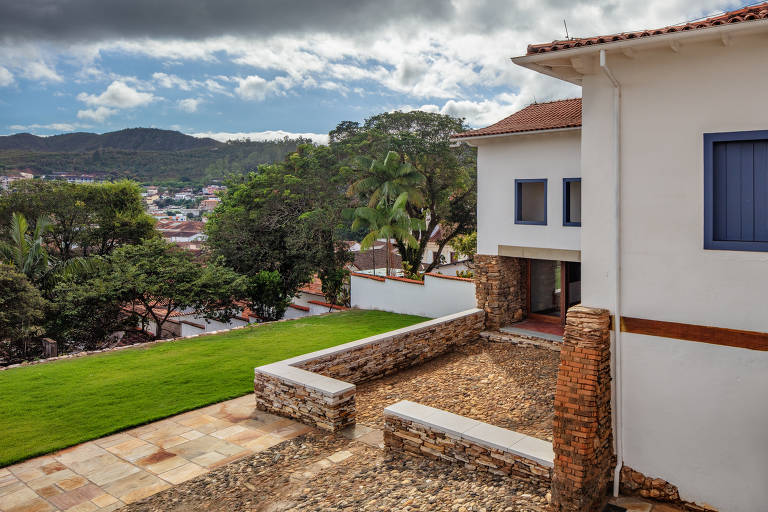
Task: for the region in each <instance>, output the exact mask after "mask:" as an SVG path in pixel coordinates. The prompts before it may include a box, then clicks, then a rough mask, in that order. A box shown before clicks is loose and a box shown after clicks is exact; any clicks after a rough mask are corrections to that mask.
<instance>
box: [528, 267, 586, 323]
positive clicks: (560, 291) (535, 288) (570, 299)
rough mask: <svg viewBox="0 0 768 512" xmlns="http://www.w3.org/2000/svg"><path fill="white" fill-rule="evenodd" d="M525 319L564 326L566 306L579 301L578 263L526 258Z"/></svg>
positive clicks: (579, 270) (579, 276) (579, 279)
mask: <svg viewBox="0 0 768 512" xmlns="http://www.w3.org/2000/svg"><path fill="white" fill-rule="evenodd" d="M526 296H527V302H528V318H530V319H532V320H539V321H543V322H551V323H558V324H560V325H565V314H566V312H567V311H568V308H569V307H571V306H573V305H575V304H578V303H579V302H581V264H580V263H578V262H573V261H557V260H534V259H529V260H528V280H527V294H526Z"/></svg>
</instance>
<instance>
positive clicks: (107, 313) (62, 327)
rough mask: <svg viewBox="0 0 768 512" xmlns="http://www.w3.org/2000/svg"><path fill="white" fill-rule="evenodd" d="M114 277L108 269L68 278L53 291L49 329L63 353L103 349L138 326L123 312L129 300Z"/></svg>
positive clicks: (48, 321)
mask: <svg viewBox="0 0 768 512" xmlns="http://www.w3.org/2000/svg"><path fill="white" fill-rule="evenodd" d="M111 273H112V268H111V266H105V267H104V268H103V269H100V270H99V271H97V272H95V273H93V274H90V275H88V276H86V277H84V278H83V277H81V278H77V279H76V278H71V277H68V278H65V279H63V280H61V281H60V282H59V283H58V284H57V285H56V286H55V288H54V289H53V290H52V293H51V303H52V306H51V308H50V309H51V314H50V315H48V320H47V323H46V328H47V331H48V333H49V334H50V336H51V337H52V338H54V339H56V340H57V341H58V342H59V343H60V344H61V346H62V347H63V350H64V351H69V350H71V349H79V350H95V349H98V348H101V347H102V346H104V345H105V344H107V343H109V342H110V341H111V340H110V336H111V335H112V334H114V333H115V332H117V331H122V330H125V329H127V328H129V327H134V326H135V322H132V321H131V319H130V318H128V317H127V316H126V315H125V312H124V311H123V305H124V302H125V300H126V299H127V298H128V297H126V296H125V295H124V290H122V289H121V288H120V287H115V286H113V285H114V280H112V279H110V275H111Z"/></svg>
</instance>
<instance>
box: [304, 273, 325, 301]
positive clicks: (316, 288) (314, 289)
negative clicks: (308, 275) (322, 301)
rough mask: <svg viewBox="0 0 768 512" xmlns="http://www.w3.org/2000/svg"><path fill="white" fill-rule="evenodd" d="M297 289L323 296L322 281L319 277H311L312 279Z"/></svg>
mask: <svg viewBox="0 0 768 512" xmlns="http://www.w3.org/2000/svg"><path fill="white" fill-rule="evenodd" d="M299 291H300V292H304V293H309V294H311V295H320V296H321V297H323V282H322V281H321V280H320V278H319V277H317V276H315V277H313V278H312V281H310V282H309V283H308V284H306V285H304V286H302V287H301V288H299Z"/></svg>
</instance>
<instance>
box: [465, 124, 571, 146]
mask: <svg viewBox="0 0 768 512" xmlns="http://www.w3.org/2000/svg"><path fill="white" fill-rule="evenodd" d="M574 130H581V126H567V127H565V128H549V129H546V130H526V131H524V132H509V133H494V134H491V135H471V136H469V137H451V139H450V141H451V142H466V143H467V144H469V145H470V146H471V145H472V143H471V142H469V141H476V140H484V139H498V138H500V137H514V136H516V135H538V134H540V133H554V132H571V131H574Z"/></svg>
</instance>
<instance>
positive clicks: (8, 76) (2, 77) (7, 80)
mask: <svg viewBox="0 0 768 512" xmlns="http://www.w3.org/2000/svg"><path fill="white" fill-rule="evenodd" d="M12 83H13V73H11V72H10V71H8V70H7V69H5V68H4V67H3V66H0V87H6V86H8V85H11V84H12Z"/></svg>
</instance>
